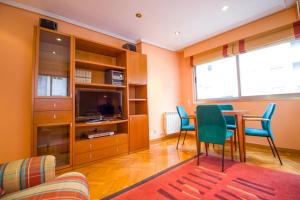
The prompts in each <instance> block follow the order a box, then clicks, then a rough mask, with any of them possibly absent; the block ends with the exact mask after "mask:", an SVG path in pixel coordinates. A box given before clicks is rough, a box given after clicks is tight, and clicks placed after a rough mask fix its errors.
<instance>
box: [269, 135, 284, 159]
mask: <svg viewBox="0 0 300 200" xmlns="http://www.w3.org/2000/svg"><path fill="white" fill-rule="evenodd" d="M270 139H271V142H272V144H273V147H274V150H275V152H276V155H277V157H278V159H279V162H280V165H282V161H281V158H280V156H279V154H278V151H277V148H276V146H275V143H274V140H273V138H271V137H270Z"/></svg>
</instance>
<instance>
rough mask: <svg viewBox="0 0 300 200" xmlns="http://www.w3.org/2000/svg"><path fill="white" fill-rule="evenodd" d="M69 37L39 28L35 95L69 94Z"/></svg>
mask: <svg viewBox="0 0 300 200" xmlns="http://www.w3.org/2000/svg"><path fill="white" fill-rule="evenodd" d="M70 44H71V38H70V37H68V36H65V35H61V34H58V33H54V32H50V31H45V30H43V29H41V30H40V36H39V49H38V51H39V52H38V76H37V79H38V80H37V96H39V97H47V96H69V95H70V49H71V48H70Z"/></svg>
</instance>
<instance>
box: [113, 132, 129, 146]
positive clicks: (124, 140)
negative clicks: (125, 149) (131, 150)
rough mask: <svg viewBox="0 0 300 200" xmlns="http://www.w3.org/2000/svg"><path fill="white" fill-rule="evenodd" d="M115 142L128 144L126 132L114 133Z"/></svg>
mask: <svg viewBox="0 0 300 200" xmlns="http://www.w3.org/2000/svg"><path fill="white" fill-rule="evenodd" d="M115 137H116V144H117V145H120V144H128V134H119V135H116V136H115Z"/></svg>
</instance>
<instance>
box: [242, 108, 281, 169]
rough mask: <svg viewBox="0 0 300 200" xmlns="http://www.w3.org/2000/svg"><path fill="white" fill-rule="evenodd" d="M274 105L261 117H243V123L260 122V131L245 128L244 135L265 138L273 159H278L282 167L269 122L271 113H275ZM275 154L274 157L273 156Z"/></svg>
mask: <svg viewBox="0 0 300 200" xmlns="http://www.w3.org/2000/svg"><path fill="white" fill-rule="evenodd" d="M275 108H276V104H274V103H270V104H269V105H268V107H267V109H266V111H265V113H264V114H263V116H253V115H245V116H243V120H244V121H259V122H261V126H262V128H261V129H257V128H245V134H246V135H248V136H258V137H266V138H267V140H268V143H269V145H270V148H271V150H272V154H273V156H274V157H276V155H277V157H278V159H279V162H280V165H282V161H281V158H280V156H279V153H278V151H277V148H276V146H275V143H274V136H273V133H272V129H271V120H272V116H273V113H274V111H275ZM275 153H276V155H275Z"/></svg>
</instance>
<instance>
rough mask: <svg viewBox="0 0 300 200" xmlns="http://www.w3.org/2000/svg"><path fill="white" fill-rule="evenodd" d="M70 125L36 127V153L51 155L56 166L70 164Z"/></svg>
mask: <svg viewBox="0 0 300 200" xmlns="http://www.w3.org/2000/svg"><path fill="white" fill-rule="evenodd" d="M70 130H71V129H70V125H57V126H41V127H37V133H36V144H37V148H36V149H37V155H38V156H41V155H53V156H55V158H56V167H62V166H66V165H69V164H70Z"/></svg>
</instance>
